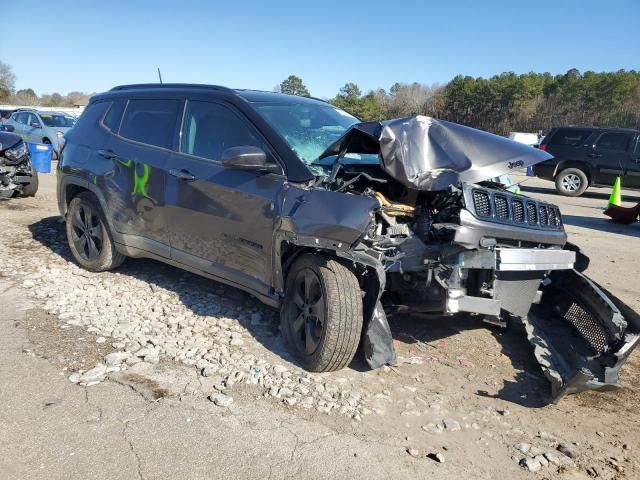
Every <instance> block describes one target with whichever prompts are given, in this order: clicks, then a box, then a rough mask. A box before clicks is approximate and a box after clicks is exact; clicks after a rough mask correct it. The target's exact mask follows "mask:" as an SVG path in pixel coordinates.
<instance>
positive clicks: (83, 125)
mask: <svg viewBox="0 0 640 480" xmlns="http://www.w3.org/2000/svg"><path fill="white" fill-rule="evenodd" d="M109 105H110V103H109V102H97V103H90V104H89V105H87V108H85V109H84V111H83V112H82V115H80V118H78V120H77V121H76V123H75V124H74V125H73V128H71V130H69V131H68V132H67V133H65V135H64V136H65V138H66V139H67V141H72V142H76V143H85V144H86V143H87V142H90V141H91V139H92V138H94V137H93V135H92V132H93V131H95V129H96V128H97V125H98V121H99V120H100V119H101V118H102V116H103V115H104V114H105V112H106V111H107V108H109Z"/></svg>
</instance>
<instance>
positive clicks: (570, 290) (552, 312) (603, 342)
mask: <svg viewBox="0 0 640 480" xmlns="http://www.w3.org/2000/svg"><path fill="white" fill-rule="evenodd" d="M546 283H547V284H546V285H545V286H544V287H543V293H542V300H541V302H540V304H539V305H534V306H533V307H532V308H531V311H530V312H529V315H528V316H527V317H525V318H523V321H524V323H525V328H526V330H527V336H528V338H529V341H530V342H531V344H532V345H533V348H534V355H535V356H536V359H537V360H538V362H539V363H540V365H541V366H542V370H543V371H544V373H545V375H546V377H547V378H548V379H549V381H550V382H551V387H552V396H553V398H554V401H556V402H557V401H558V400H560V399H561V398H562V397H563V396H564V395H566V394H569V393H577V392H581V391H584V390H611V389H616V388H619V387H620V383H619V378H618V375H619V371H620V368H621V367H622V365H623V364H624V362H625V361H626V359H627V357H628V356H629V354H630V353H631V351H632V350H633V349H634V348H635V347H636V345H637V343H638V339H639V338H640V337H639V336H638V334H639V333H640V321H639V320H638V315H637V314H635V313H634V312H633V311H632V310H631V309H630V308H629V307H627V306H626V305H623V304H620V302H619V300H617V299H616V301H617V302H618V303H619V305H616V303H614V301H613V300H612V299H611V298H609V296H607V294H606V293H605V292H604V291H603V290H602V289H601V288H599V287H598V286H597V285H596V284H595V283H594V282H593V281H591V280H590V279H589V278H587V277H586V276H584V275H582V274H581V273H579V272H577V271H575V270H565V271H562V272H554V273H553V274H552V275H551V277H550V282H546ZM619 306H620V307H621V308H619ZM623 311H624V312H625V313H624V314H623Z"/></svg>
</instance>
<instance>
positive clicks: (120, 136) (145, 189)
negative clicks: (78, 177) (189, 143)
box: [99, 98, 183, 257]
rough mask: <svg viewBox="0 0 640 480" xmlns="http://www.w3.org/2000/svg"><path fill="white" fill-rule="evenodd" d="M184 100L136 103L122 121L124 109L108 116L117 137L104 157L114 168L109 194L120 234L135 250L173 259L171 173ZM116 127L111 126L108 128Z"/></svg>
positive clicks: (131, 101)
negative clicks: (167, 204) (169, 210)
mask: <svg viewBox="0 0 640 480" xmlns="http://www.w3.org/2000/svg"><path fill="white" fill-rule="evenodd" d="M182 105H183V101H182V100H181V99H179V98H131V99H129V100H128V102H127V104H126V106H125V107H124V114H123V115H122V119H121V120H120V119H119V116H118V113H119V109H122V107H123V106H122V104H121V103H118V102H116V103H114V105H113V107H112V109H115V113H113V114H112V111H111V110H110V111H109V112H107V114H106V116H105V118H104V120H103V123H104V125H103V126H104V127H105V128H108V129H112V130H114V131H116V132H117V134H116V135H111V136H110V139H109V141H108V143H107V144H106V145H105V147H104V149H103V150H100V152H99V155H100V156H101V157H102V158H103V159H104V161H105V162H111V171H110V172H108V173H107V174H105V176H104V177H105V178H104V185H105V186H104V193H105V200H106V202H107V204H108V208H109V211H110V213H111V215H112V222H113V227H114V229H115V230H116V231H117V232H118V233H119V234H121V235H124V237H123V241H124V242H125V243H126V244H127V245H129V246H132V247H136V248H140V249H142V250H146V251H150V252H152V253H156V254H158V255H162V256H165V257H168V256H169V238H168V233H167V218H166V211H165V208H164V206H165V199H164V196H165V184H166V169H167V165H168V161H169V157H170V155H171V150H172V149H173V148H174V145H175V144H176V139H177V124H178V114H179V112H180V111H181V110H182ZM108 124H110V126H109V125H108Z"/></svg>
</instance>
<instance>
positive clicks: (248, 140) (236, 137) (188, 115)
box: [180, 101, 267, 160]
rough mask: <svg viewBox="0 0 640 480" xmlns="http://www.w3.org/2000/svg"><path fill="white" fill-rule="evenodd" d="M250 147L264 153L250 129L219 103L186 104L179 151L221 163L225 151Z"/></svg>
mask: <svg viewBox="0 0 640 480" xmlns="http://www.w3.org/2000/svg"><path fill="white" fill-rule="evenodd" d="M241 146H252V147H259V148H262V149H263V150H265V151H267V149H266V148H265V146H264V144H263V142H262V140H260V138H258V136H257V134H256V133H255V132H254V130H253V128H252V127H250V126H249V125H248V124H247V122H245V121H243V120H242V119H241V118H240V117H239V116H238V115H236V114H235V113H234V112H233V111H231V110H230V109H229V108H227V107H225V106H224V105H220V104H218V103H209V102H198V101H189V103H188V104H187V111H186V112H185V116H184V124H183V131H182V145H181V146H180V151H181V152H183V153H188V154H190V155H196V156H198V157H203V158H208V159H210V160H221V159H222V152H224V151H225V150H226V149H227V148H231V147H241Z"/></svg>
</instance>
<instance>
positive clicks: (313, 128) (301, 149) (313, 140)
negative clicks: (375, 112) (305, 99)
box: [254, 103, 359, 171]
mask: <svg viewBox="0 0 640 480" xmlns="http://www.w3.org/2000/svg"><path fill="white" fill-rule="evenodd" d="M254 106H255V108H256V109H257V110H258V112H260V114H261V115H262V116H263V117H264V118H265V119H266V120H267V121H268V122H269V124H270V125H271V126H273V128H275V130H276V131H277V132H278V133H279V134H280V135H281V136H282V137H283V138H284V139H285V140H286V141H287V143H288V144H289V146H290V147H291V149H292V150H293V151H294V152H296V154H297V155H298V157H300V159H301V160H302V161H303V162H304V163H306V164H307V165H309V166H310V167H311V169H312V170H313V171H317V169H316V168H314V167H315V166H316V164H315V163H314V162H316V161H317V160H318V157H319V156H320V154H322V152H324V151H325V150H326V149H327V147H329V145H331V144H332V143H333V142H335V141H336V140H338V139H339V138H340V137H341V136H342V135H344V133H345V132H346V131H347V130H348V129H349V127H351V125H354V124H356V123H359V120H358V119H357V118H356V117H354V116H352V115H350V114H348V113H347V112H345V111H343V110H340V109H339V108H335V107H333V106H331V105H323V104H317V105H316V104H309V103H304V104H302V103H299V104H296V103H258V104H254ZM327 162H328V163H329V164H330V163H332V162H331V161H330V159H323V161H322V163H323V164H325V165H326V163H327ZM321 168H322V166H321ZM325 168H326V167H325Z"/></svg>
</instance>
